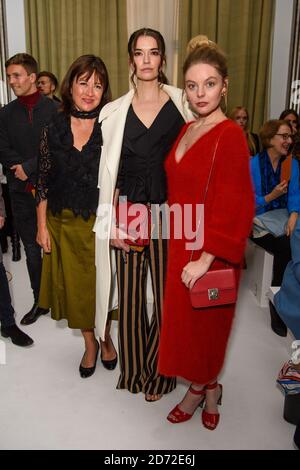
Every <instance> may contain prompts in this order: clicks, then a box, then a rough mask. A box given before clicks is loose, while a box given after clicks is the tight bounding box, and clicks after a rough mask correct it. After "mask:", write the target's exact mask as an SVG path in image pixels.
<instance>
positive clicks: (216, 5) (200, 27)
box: [178, 0, 275, 131]
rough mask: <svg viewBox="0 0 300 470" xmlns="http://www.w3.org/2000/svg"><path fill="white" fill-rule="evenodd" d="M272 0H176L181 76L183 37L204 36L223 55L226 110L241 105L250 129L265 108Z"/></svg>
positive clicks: (256, 126)
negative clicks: (247, 118)
mask: <svg viewBox="0 0 300 470" xmlns="http://www.w3.org/2000/svg"><path fill="white" fill-rule="evenodd" d="M274 3H275V2H274V0H209V1H207V0H179V8H180V12H179V50H178V54H179V57H178V58H179V60H178V63H179V67H180V70H179V74H178V76H179V77H181V78H180V80H182V70H181V66H182V64H183V62H184V58H185V54H186V46H187V43H188V41H189V40H190V39H191V38H192V37H193V36H196V35H197V34H205V35H207V36H208V38H209V39H211V40H212V41H215V42H217V43H218V45H219V46H220V47H221V48H222V49H223V50H224V51H225V52H226V54H227V57H228V68H229V93H228V105H227V110H228V111H229V110H230V109H231V108H233V107H234V106H245V107H246V108H247V109H248V111H249V115H250V127H251V128H252V129H253V130H254V131H257V130H258V129H259V128H260V126H261V125H262V124H263V122H264V121H265V119H266V117H267V113H268V109H267V107H268V93H269V66H270V60H271V44H272V25H273V15H274ZM180 85H182V81H181V83H180Z"/></svg>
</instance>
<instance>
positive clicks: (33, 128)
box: [0, 53, 57, 325]
mask: <svg viewBox="0 0 300 470" xmlns="http://www.w3.org/2000/svg"><path fill="white" fill-rule="evenodd" d="M5 67H6V74H7V80H8V82H9V85H10V87H11V89H12V90H13V92H14V94H15V95H16V96H17V99H16V100H14V101H12V102H11V103H9V104H8V105H6V106H4V108H2V109H1V110H0V163H2V165H3V166H4V167H5V169H6V176H7V180H8V185H9V191H10V198H11V206H12V212H13V215H14V218H15V224H16V229H17V231H18V233H19V235H20V237H21V240H22V242H23V245H24V249H25V254H26V264H27V270H28V274H29V278H30V284H31V288H32V291H33V296H34V304H33V307H32V308H31V309H30V311H29V312H28V313H27V314H26V315H25V316H24V318H23V319H22V320H21V323H22V324H23V325H29V324H31V323H34V322H35V321H36V320H37V319H38V317H39V316H40V315H43V314H46V313H48V310H45V309H42V308H39V307H38V297H39V290H40V279H41V268H42V256H41V249H40V247H39V245H38V244H37V243H36V234H37V218H36V207H35V198H34V194H33V191H34V185H35V184H36V178H37V162H38V154H39V146H40V136H41V131H42V128H43V127H44V126H45V125H47V124H48V123H49V122H50V120H51V118H52V116H53V115H54V114H55V113H56V110H57V108H56V106H55V104H54V102H53V100H49V99H48V98H46V97H44V96H43V95H41V94H40V92H39V90H38V89H37V86H36V78H37V73H38V70H37V68H38V66H37V62H36V60H35V59H34V58H33V57H32V56H31V55H29V54H25V53H21V54H16V55H14V56H13V57H11V58H10V59H8V60H7V61H6V63H5Z"/></svg>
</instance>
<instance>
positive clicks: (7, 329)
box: [0, 184, 33, 346]
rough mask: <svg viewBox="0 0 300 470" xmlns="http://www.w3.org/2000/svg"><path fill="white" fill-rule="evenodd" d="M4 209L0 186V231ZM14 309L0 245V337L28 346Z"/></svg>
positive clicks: (27, 338) (26, 337) (29, 342)
mask: <svg viewBox="0 0 300 470" xmlns="http://www.w3.org/2000/svg"><path fill="white" fill-rule="evenodd" d="M4 219H5V209H4V200H3V197H2V186H1V184H0V229H1V228H2V227H3V225H4ZM14 313H15V312H14V309H13V306H12V304H11V298H10V292H9V287H8V281H7V277H6V271H5V267H4V265H3V262H2V250H1V245H0V323H1V335H2V336H3V337H4V338H10V339H11V340H12V342H13V344H16V345H17V346H30V345H31V344H33V340H32V339H31V338H30V337H29V336H28V335H26V334H25V333H23V331H21V330H20V329H19V328H18V327H17V325H16V322H15V318H14Z"/></svg>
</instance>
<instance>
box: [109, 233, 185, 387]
mask: <svg viewBox="0 0 300 470" xmlns="http://www.w3.org/2000/svg"><path fill="white" fill-rule="evenodd" d="M124 256H125V258H124ZM116 259H117V274H118V290H119V356H120V377H119V381H118V384H117V388H118V389H124V388H125V389H127V390H129V391H130V392H132V393H138V392H143V393H145V394H151V395H154V394H155V395H156V394H159V395H161V394H165V393H168V392H170V391H172V390H173V389H174V388H175V386H176V379H175V378H169V377H168V378H167V377H163V376H161V375H159V374H158V370H157V362H158V346H159V336H160V328H161V319H162V307H163V287H164V280H165V274H166V262H167V240H163V239H161V238H160V239H155V240H153V239H151V241H150V246H149V247H147V248H145V249H144V250H143V251H142V252H135V251H132V250H131V251H130V252H129V253H126V254H125V255H124V254H123V253H122V251H121V250H116ZM148 268H150V273H151V279H152V287H153V296H154V304H153V313H152V317H151V318H150V319H148V314H147V292H146V288H147V285H146V284H147V272H148Z"/></svg>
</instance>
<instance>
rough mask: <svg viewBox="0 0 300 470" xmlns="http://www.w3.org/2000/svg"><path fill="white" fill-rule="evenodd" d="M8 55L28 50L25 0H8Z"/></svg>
mask: <svg viewBox="0 0 300 470" xmlns="http://www.w3.org/2000/svg"><path fill="white" fill-rule="evenodd" d="M5 3H6V19H7V36H8V38H7V39H8V57H11V56H12V55H14V54H17V52H26V36H25V16H24V2H23V0H6V2H5Z"/></svg>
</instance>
